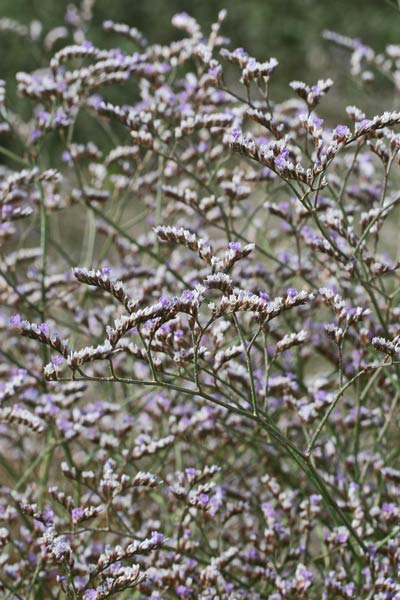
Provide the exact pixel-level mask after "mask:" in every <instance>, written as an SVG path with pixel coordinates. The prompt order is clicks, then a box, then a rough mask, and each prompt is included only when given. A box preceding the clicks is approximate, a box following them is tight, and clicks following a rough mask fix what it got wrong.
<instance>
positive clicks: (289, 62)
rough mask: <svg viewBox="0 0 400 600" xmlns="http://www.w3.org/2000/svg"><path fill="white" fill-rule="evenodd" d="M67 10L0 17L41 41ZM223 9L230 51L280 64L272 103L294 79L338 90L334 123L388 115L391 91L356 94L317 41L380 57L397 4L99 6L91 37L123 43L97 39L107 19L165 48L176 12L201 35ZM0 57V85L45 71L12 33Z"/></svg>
mask: <svg viewBox="0 0 400 600" xmlns="http://www.w3.org/2000/svg"><path fill="white" fill-rule="evenodd" d="M77 2H78V0H77ZM70 5H71V3H70V2H69V1H66V0H0V17H10V18H12V19H16V20H18V21H19V22H20V23H23V24H25V25H29V24H30V23H31V22H32V21H35V20H37V21H40V22H41V23H42V26H43V34H45V33H46V32H47V31H49V30H50V29H52V28H53V27H56V26H59V25H62V24H63V23H64V19H65V15H66V12H67V10H68V7H69V6H70ZM221 8H226V9H227V10H228V18H227V20H226V22H225V26H224V29H223V32H224V34H225V35H226V36H227V37H229V38H230V39H231V42H232V47H237V46H243V47H245V48H246V50H247V51H248V52H249V53H250V54H252V55H253V56H255V57H256V58H257V59H259V60H264V59H265V60H266V59H267V58H269V57H271V56H275V57H276V58H277V59H278V60H279V63H280V69H279V72H278V74H277V76H275V77H274V86H275V88H274V92H273V93H274V95H275V98H276V97H277V96H278V98H281V97H283V95H284V94H287V93H288V90H287V84H288V82H289V81H291V80H293V79H301V80H304V81H306V82H307V83H313V82H315V81H316V80H317V79H318V78H321V77H328V76H330V77H332V78H333V79H334V80H335V87H334V89H333V90H332V92H331V93H330V94H329V95H328V100H327V104H326V110H327V112H328V115H329V114H330V115H331V116H332V118H334V117H336V115H341V114H343V109H344V107H345V106H346V105H347V104H349V103H354V102H357V104H358V105H362V108H365V109H366V110H367V111H368V112H370V111H372V112H373V111H379V110H381V109H383V108H385V109H390V108H392V107H393V91H392V87H391V86H390V85H389V84H388V83H387V82H386V81H384V80H382V81H379V80H378V86H377V89H375V91H374V94H371V93H370V90H368V88H366V89H361V91H360V88H359V84H357V83H356V82H354V81H353V80H352V79H351V78H350V76H349V74H348V68H347V65H348V62H349V55H348V53H347V52H346V51H343V50H340V49H338V48H336V47H334V46H332V44H331V43H329V42H327V41H326V40H324V39H323V38H322V35H321V34H322V31H323V30H324V29H331V30H334V31H337V32H338V33H341V34H344V35H348V36H351V37H357V38H360V39H361V40H362V41H364V42H365V43H367V44H368V45H370V46H372V47H373V48H374V49H376V50H378V51H380V50H383V48H384V47H385V46H386V45H387V44H393V43H398V42H399V41H400V35H399V32H400V12H399V6H398V3H397V0H335V1H334V2H328V1H327V0H147V1H145V0H112V1H110V0H97V2H96V3H95V6H94V17H93V21H92V24H91V25H90V28H89V30H88V37H89V39H91V40H92V41H93V42H94V43H95V44H98V45H99V46H100V47H101V46H103V47H110V45H111V44H114V45H117V44H118V43H121V38H117V37H115V38H114V39H113V37H112V36H110V35H105V34H104V33H103V32H102V28H101V26H102V22H103V21H104V20H106V19H112V20H114V21H121V22H124V23H128V24H129V25H130V26H134V27H137V28H138V29H140V30H141V31H142V32H143V33H144V35H145V36H146V37H147V38H148V39H149V41H150V42H158V43H163V42H168V41H171V40H173V39H177V38H179V37H180V36H181V33H180V32H178V31H176V30H175V29H174V28H173V27H172V25H171V17H172V16H173V15H174V14H175V13H176V12H180V11H186V12H188V13H190V14H191V15H192V16H194V17H195V18H196V19H197V20H198V21H199V23H200V24H201V26H202V28H203V31H204V32H205V33H206V32H208V31H209V28H210V25H211V24H212V23H213V21H214V20H215V19H216V15H217V13H218V11H219V10H220V9H221ZM59 47H60V46H56V48H55V49H58V48H59ZM0 56H2V57H3V58H2V60H1V64H0V78H3V79H6V80H7V81H8V82H10V83H11V80H12V79H13V77H14V74H15V72H16V71H18V70H26V71H30V70H33V69H35V68H38V67H40V66H44V64H41V63H40V61H41V58H40V53H39V52H36V51H35V49H32V50H30V49H28V48H27V46H26V44H25V43H24V40H23V38H22V37H21V36H18V35H16V34H13V33H9V32H0ZM4 57H6V59H4ZM346 63H347V64H346ZM357 86H358V87H357ZM10 92H11V93H13V86H12V84H11V87H10ZM395 101H396V100H395ZM382 102H384V107H382Z"/></svg>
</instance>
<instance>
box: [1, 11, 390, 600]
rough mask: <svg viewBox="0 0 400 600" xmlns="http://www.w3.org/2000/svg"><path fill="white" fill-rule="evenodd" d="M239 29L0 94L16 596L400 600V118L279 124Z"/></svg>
mask: <svg viewBox="0 0 400 600" xmlns="http://www.w3.org/2000/svg"><path fill="white" fill-rule="evenodd" d="M224 16H225V15H224V12H222V13H220V15H219V17H218V21H217V23H216V24H215V25H214V26H213V27H212V30H211V33H210V34H209V35H208V36H204V35H203V33H202V31H201V29H200V26H199V25H198V23H197V22H196V21H195V20H194V19H192V18H191V17H189V16H188V15H187V14H178V15H176V16H175V17H174V20H173V23H174V25H175V26H176V27H177V28H178V29H180V30H182V31H183V32H184V37H183V38H182V39H179V40H178V41H175V42H173V43H171V44H170V45H168V46H160V45H149V44H148V43H147V41H146V39H145V38H144V36H143V35H142V34H141V33H140V32H139V31H137V30H136V29H134V28H132V27H129V26H127V25H124V24H119V23H113V22H111V21H108V22H106V23H105V24H104V29H105V32H111V33H114V34H119V35H121V36H125V37H126V38H128V39H129V40H130V41H131V42H132V43H133V44H134V45H135V46H136V50H135V51H133V53H131V52H128V51H124V52H123V51H121V50H119V49H115V48H113V49H111V50H110V49H108V50H102V49H100V48H97V47H94V46H93V45H92V44H91V43H90V42H89V41H88V40H87V39H86V36H85V29H84V24H85V15H82V14H80V13H75V17H74V19H72V18H71V19H70V21H71V23H70V29H69V30H68V29H67V28H65V29H62V30H61V29H60V30H54V31H53V32H51V34H50V33H49V34H48V35H47V36H46V38H45V49H46V48H47V50H49V51H50V52H51V50H52V47H53V44H54V43H55V41H56V40H57V39H59V38H60V36H61V37H62V38H66V39H70V38H69V37H68V36H71V35H72V37H73V41H74V43H72V44H70V45H67V46H65V47H64V48H62V49H61V50H58V51H57V52H55V53H54V54H53V56H52V58H51V60H50V65H49V68H48V69H46V70H44V71H41V72H39V73H33V74H27V73H18V74H17V82H18V88H19V92H20V95H21V96H22V97H25V98H27V99H28V100H29V101H30V106H31V107H32V110H31V113H30V115H29V116H28V117H27V118H25V119H23V118H22V117H20V116H18V114H16V113H14V112H13V107H12V106H9V105H8V104H7V101H6V96H5V90H4V86H3V88H2V93H1V117H2V119H3V121H2V124H1V132H2V135H3V136H4V138H5V142H4V144H5V145H4V146H2V149H1V151H2V153H3V154H5V155H6V156H7V158H8V166H3V167H2V169H1V180H0V206H1V215H2V217H1V218H2V220H1V225H0V232H1V244H2V245H1V252H2V262H1V269H0V275H1V287H0V297H1V303H2V305H3V308H2V311H1V319H2V320H1V321H0V327H1V330H2V344H1V350H0V351H1V354H2V359H3V362H2V365H1V370H0V373H1V378H2V384H1V388H0V400H1V404H0V419H1V422H2V425H1V429H2V442H1V456H0V458H1V466H2V469H3V482H2V487H1V488H0V520H1V525H2V527H1V529H0V544H1V546H2V553H1V555H0V563H1V565H2V572H1V575H0V581H1V585H2V594H3V597H4V598H17V599H22V598H23V599H29V598H39V597H40V598H71V599H83V600H100V599H103V598H109V597H111V596H117V597H120V598H152V599H153V600H157V599H159V598H202V599H204V600H205V599H215V598H221V599H222V598H223V599H231V600H238V599H240V598H254V599H257V598H260V599H261V598H268V599H269V600H281V599H306V598H323V599H326V600H328V599H332V600H333V599H337V598H358V599H361V598H362V599H365V600H367V599H371V598H374V599H378V600H379V599H392V600H395V599H399V598H400V584H399V581H398V579H397V573H398V567H399V560H400V558H399V557H400V548H399V531H400V527H399V525H400V511H399V507H398V504H397V499H398V495H399V490H400V488H399V484H400V469H399V468H398V467H399V465H398V457H399V450H398V444H396V442H398V398H399V394H400V389H399V379H398V376H399V351H400V325H399V322H400V312H399V308H398V306H397V304H398V298H399V293H400V287H399V277H398V272H397V269H398V265H399V263H398V260H397V256H396V255H397V253H398V247H397V240H396V237H395V236H396V218H397V214H398V213H397V205H398V202H399V200H400V196H399V194H398V175H397V174H396V169H397V165H398V163H399V154H398V151H399V148H400V137H399V135H398V134H396V133H395V130H394V128H395V126H396V125H397V124H399V123H400V113H398V112H384V113H383V114H382V115H378V116H376V117H373V118H371V119H367V118H366V115H365V114H364V113H363V111H362V110H361V109H360V108H357V107H355V106H350V107H348V108H347V117H346V120H347V123H348V124H347V125H336V126H334V127H331V126H329V127H328V126H325V125H324V122H323V120H322V118H320V116H319V114H320V113H319V104H320V101H322V99H323V97H324V95H325V94H326V93H328V91H329V89H330V87H331V86H332V85H333V82H332V81H331V80H330V79H323V80H320V81H318V82H317V83H316V84H314V85H307V84H305V83H303V82H301V81H294V82H292V83H291V85H290V87H291V94H292V95H291V97H290V98H289V99H288V100H286V101H283V102H280V103H277V102H274V101H273V99H272V98H271V97H270V85H271V80H272V78H273V77H274V72H275V70H276V67H277V61H276V60H275V59H274V58H271V59H269V60H267V61H265V62H262V63H261V62H258V61H257V60H255V59H254V58H252V57H251V56H249V55H248V54H247V53H246V52H245V51H244V50H243V49H236V50H233V51H231V50H227V49H226V48H225V46H226V44H227V41H226V40H225V39H224V38H223V37H222V34H221V33H220V26H221V24H222V21H223V19H224ZM15 26H16V25H15ZM327 37H329V38H330V39H332V40H333V41H335V42H337V43H340V44H342V45H344V46H346V47H349V48H350V50H351V51H352V70H353V73H354V75H356V76H358V75H361V77H362V79H363V80H364V81H365V80H368V81H370V80H371V79H372V77H373V69H378V70H381V71H383V72H384V74H385V75H386V76H389V77H390V78H392V79H393V80H394V83H395V85H396V84H397V83H398V71H397V62H398V56H399V52H400V50H399V48H398V47H393V46H390V47H388V48H387V50H386V54H385V55H376V54H375V53H374V52H373V51H372V50H371V49H369V48H367V47H366V46H363V45H362V44H361V43H360V42H355V41H353V40H348V39H347V38H342V37H340V36H337V35H335V34H332V33H328V34H327ZM365 62H366V63H367V67H365V66H364V65H365ZM227 63H231V65H232V66H231V67H230V68H231V71H228V72H227V71H226V68H225V66H226V64H227ZM223 65H224V66H223ZM238 73H239V76H240V82H236V80H235V81H234V83H232V84H231V83H229V81H227V79H230V78H232V77H233V76H237V74H238ZM109 86H111V88H110V89H111V91H109ZM114 89H115V90H116V91H115V93H117V94H118V95H119V96H120V97H122V98H123V100H122V101H121V103H120V104H118V105H117V104H115V103H114V102H113V101H112V100H111V98H112V93H113V90H114ZM293 95H294V97H293ZM317 110H318V113H317ZM90 120H93V122H94V123H95V124H96V128H97V130H98V131H97V137H96V140H97V138H98V139H99V140H101V141H100V142H97V144H95V143H94V142H93V141H90V140H88V139H82V138H83V137H84V133H85V131H86V125H87V122H89V121H90ZM20 167H22V169H20ZM390 240H392V241H390ZM396 466H397V468H396Z"/></svg>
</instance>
